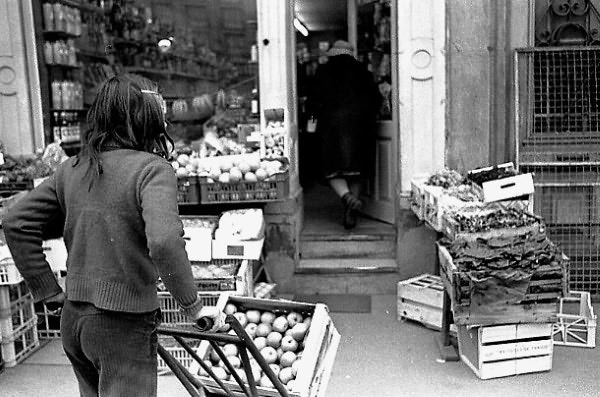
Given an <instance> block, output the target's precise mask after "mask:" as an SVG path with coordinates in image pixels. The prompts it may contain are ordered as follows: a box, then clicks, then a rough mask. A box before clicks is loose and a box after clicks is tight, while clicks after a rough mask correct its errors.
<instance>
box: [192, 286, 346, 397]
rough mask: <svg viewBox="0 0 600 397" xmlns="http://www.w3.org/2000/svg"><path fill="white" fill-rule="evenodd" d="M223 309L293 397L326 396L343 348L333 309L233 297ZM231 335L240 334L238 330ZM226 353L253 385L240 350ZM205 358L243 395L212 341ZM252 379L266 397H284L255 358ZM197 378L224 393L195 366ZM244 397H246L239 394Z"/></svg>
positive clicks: (203, 347)
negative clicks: (244, 367)
mask: <svg viewBox="0 0 600 397" xmlns="http://www.w3.org/2000/svg"><path fill="white" fill-rule="evenodd" d="M224 302H226V304H225V307H224V309H223V311H224V312H225V313H227V314H232V315H234V316H235V317H236V319H237V320H238V322H239V323H240V324H241V325H242V326H243V327H244V329H245V331H246V333H247V334H248V336H250V338H251V339H252V340H253V342H254V344H255V346H256V347H257V348H258V350H259V351H260V354H261V356H262V357H263V358H264V360H265V361H266V363H267V364H268V365H269V367H270V368H271V369H272V371H273V372H274V374H275V375H276V376H277V377H278V379H279V381H280V382H281V383H282V384H283V385H284V386H285V387H286V388H287V390H289V394H290V396H293V397H308V396H309V395H310V396H324V395H325V394H324V393H325V389H326V387H327V383H328V381H329V377H330V374H331V370H332V367H333V362H334V360H335V355H336V353H337V348H338V346H339V341H340V334H339V333H338V332H337V330H336V328H335V326H334V325H333V322H332V321H331V318H330V317H329V313H328V309H327V306H325V305H323V304H309V303H299V302H292V301H278V300H266V299H256V298H247V297H238V296H229V297H226V299H221V300H220V301H219V305H222V304H224ZM229 333H231V334H233V335H235V332H234V331H233V330H230V331H229ZM222 350H223V352H224V353H225V355H226V356H227V357H228V359H229V361H230V362H231V364H232V365H233V366H234V367H235V368H236V372H237V373H238V374H239V376H240V378H241V379H242V380H244V381H245V383H246V384H247V383H248V382H247V377H246V373H245V371H244V369H243V368H242V364H241V359H240V356H239V350H238V347H237V346H236V345H234V344H226V345H224V346H222ZM199 352H200V354H199V356H200V357H203V358H204V362H205V363H206V364H207V365H209V366H210V367H211V368H212V370H213V372H214V373H215V375H217V376H218V377H219V378H220V379H221V380H222V381H223V382H224V383H225V385H227V386H228V387H229V388H230V389H231V390H234V391H236V392H238V393H242V392H241V389H240V387H239V385H238V384H237V382H236V381H235V380H234V379H233V377H232V376H231V374H229V373H228V371H227V369H226V367H225V365H224V363H223V362H222V361H221V360H220V359H219V356H218V354H217V353H216V352H215V351H214V350H213V349H212V347H211V346H210V345H209V344H208V342H206V341H204V342H202V344H201V346H200V349H199ZM250 366H251V370H252V375H253V377H254V379H255V380H256V383H257V389H258V391H259V395H260V396H279V394H278V392H277V390H276V389H275V388H274V386H273V384H272V382H271V381H270V380H269V378H268V377H267V376H266V375H265V374H264V373H263V371H262V370H261V368H260V366H259V365H258V362H257V361H256V359H254V357H252V356H250ZM191 372H192V373H193V374H198V376H199V377H200V380H201V381H202V383H203V384H204V385H206V386H207V388H208V389H209V391H211V392H213V393H221V394H223V393H224V392H223V391H222V390H221V389H220V388H219V386H218V385H217V383H216V382H215V381H214V380H213V379H212V378H211V377H210V376H208V374H206V373H205V372H204V370H202V369H201V368H200V366H199V365H198V364H195V365H194V366H192V367H191ZM239 395H243V394H239Z"/></svg>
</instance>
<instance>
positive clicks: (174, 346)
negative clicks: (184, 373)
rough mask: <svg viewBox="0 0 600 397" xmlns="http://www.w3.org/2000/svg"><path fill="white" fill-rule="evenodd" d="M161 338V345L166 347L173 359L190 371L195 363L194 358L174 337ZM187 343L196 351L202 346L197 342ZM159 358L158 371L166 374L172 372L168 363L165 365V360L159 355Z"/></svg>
mask: <svg viewBox="0 0 600 397" xmlns="http://www.w3.org/2000/svg"><path fill="white" fill-rule="evenodd" d="M159 338H160V339H159V343H160V344H161V345H162V347H164V348H165V350H166V351H167V352H169V354H170V355H171V356H173V358H175V359H176V360H177V361H179V362H180V363H181V364H182V365H183V366H184V367H185V368H186V369H187V370H190V368H191V367H192V364H193V363H194V358H193V357H192V356H191V355H190V354H189V353H188V352H187V351H186V350H185V349H184V348H183V347H181V345H179V343H177V341H175V339H173V338H172V337H169V336H160V337H159ZM186 342H187V343H188V345H189V346H190V347H192V348H194V349H195V348H198V346H199V345H200V341H197V342H195V341H192V340H186ZM157 358H158V364H157V366H156V369H157V370H158V373H159V374H166V373H169V372H171V369H170V368H169V366H168V365H167V363H165V362H164V360H163V359H162V358H161V357H160V356H158V355H157Z"/></svg>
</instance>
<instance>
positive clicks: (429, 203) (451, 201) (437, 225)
mask: <svg viewBox="0 0 600 397" xmlns="http://www.w3.org/2000/svg"><path fill="white" fill-rule="evenodd" d="M424 192H425V211H424V214H423V217H424V219H425V222H427V224H429V226H431V227H432V228H433V229H434V230H435V231H438V232H441V231H442V227H443V224H442V219H443V217H444V214H445V213H447V212H449V211H456V210H458V209H459V208H460V209H462V208H470V207H474V206H477V205H478V203H477V202H473V201H462V200H460V199H459V198H457V197H453V196H450V195H448V194H446V193H445V189H444V188H442V187H440V186H425V187H424Z"/></svg>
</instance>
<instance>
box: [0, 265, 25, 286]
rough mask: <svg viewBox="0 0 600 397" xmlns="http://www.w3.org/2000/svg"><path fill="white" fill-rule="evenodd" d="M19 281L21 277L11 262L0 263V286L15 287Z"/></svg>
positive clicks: (21, 279)
mask: <svg viewBox="0 0 600 397" xmlns="http://www.w3.org/2000/svg"><path fill="white" fill-rule="evenodd" d="M21 281H23V277H22V276H21V273H19V270H17V266H15V264H14V263H12V261H10V262H9V261H4V262H2V263H0V285H15V284H19V283H20V282H21Z"/></svg>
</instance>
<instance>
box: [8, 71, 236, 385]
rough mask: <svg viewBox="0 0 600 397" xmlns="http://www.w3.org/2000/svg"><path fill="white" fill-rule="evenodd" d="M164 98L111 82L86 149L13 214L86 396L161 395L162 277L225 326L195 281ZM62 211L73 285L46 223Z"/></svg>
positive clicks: (13, 232) (37, 289)
mask: <svg viewBox="0 0 600 397" xmlns="http://www.w3.org/2000/svg"><path fill="white" fill-rule="evenodd" d="M163 104H164V101H163V99H162V97H161V95H160V94H159V93H158V91H157V86H156V85H155V84H154V83H152V82H150V81H149V80H147V79H145V78H142V77H139V76H135V75H120V76H116V77H113V78H111V79H109V80H107V81H106V82H104V84H103V85H102V86H101V87H100V90H99V92H98V94H97V96H96V98H95V101H94V103H93V105H92V107H91V109H90V110H89V113H88V122H89V124H90V126H91V128H90V130H89V131H87V132H86V133H85V134H84V136H83V137H82V138H83V139H82V150H81V152H80V154H79V155H78V156H76V157H72V158H70V159H68V160H67V161H65V162H63V163H62V164H61V165H60V166H59V167H58V169H57V171H56V173H55V174H54V175H52V176H51V177H49V178H48V179H47V180H46V181H45V182H43V183H42V184H41V185H40V186H38V187H37V188H35V189H34V190H33V191H31V192H30V193H29V194H28V195H27V196H26V197H25V198H23V199H22V200H21V201H20V202H18V203H17V204H16V205H15V206H14V207H13V208H12V209H11V210H10V211H9V213H8V215H7V216H6V217H5V218H4V220H3V225H2V226H3V229H4V232H5V235H6V241H7V244H8V246H9V248H10V251H11V253H12V255H13V259H14V262H15V265H16V266H17V268H18V269H19V271H20V272H21V274H22V276H23V278H24V279H25V280H26V282H27V285H28V286H29V289H30V291H31V293H32V295H33V297H34V299H35V301H43V302H44V303H45V304H46V306H48V307H49V308H51V309H53V308H57V307H61V306H62V307H63V309H62V316H61V322H60V323H61V324H60V330H61V337H62V343H63V348H64V350H65V352H66V354H67V357H68V358H69V360H70V361H71V363H72V366H73V369H74V372H75V375H76V377H77V380H78V383H79V390H80V394H81V396H85V397H88V396H98V395H100V396H104V397H111V396H156V384H157V376H156V375H157V374H156V366H157V357H156V353H157V326H158V325H159V324H160V321H161V314H160V309H159V305H158V297H157V280H158V277H159V276H160V278H161V279H162V281H163V282H164V284H165V286H166V287H167V289H168V290H169V291H170V292H171V294H172V295H173V297H174V298H175V299H176V300H177V302H178V303H179V305H180V307H181V310H182V311H183V312H184V313H185V314H187V315H188V316H189V317H190V318H191V319H192V320H196V319H199V318H201V317H209V318H211V319H212V320H213V321H214V324H215V325H214V327H213V330H218V329H221V328H222V327H223V325H224V314H223V313H220V312H219V311H218V310H217V309H216V307H212V306H205V307H203V306H202V302H201V301H200V299H199V298H198V293H197V289H196V287H195V285H194V283H193V275H192V270H191V266H190V262H189V261H188V257H187V254H186V251H185V242H184V240H183V226H182V223H181V219H180V218H179V214H178V206H177V179H176V175H175V173H174V171H173V169H172V167H171V165H170V164H169V162H168V161H167V159H168V158H169V156H170V151H171V149H172V146H173V144H172V140H171V139H170V138H169V136H168V135H167V132H166V123H165V119H164V111H163V109H164V107H163ZM57 218H58V219H63V220H64V224H63V225H62V230H63V237H64V242H65V245H66V248H67V252H68V257H67V276H66V291H65V292H64V293H63V291H62V289H61V288H60V286H59V285H58V284H57V281H56V279H55V277H54V275H53V273H52V270H51V268H50V266H49V264H48V262H47V261H46V260H45V256H44V253H43V250H42V239H43V235H44V230H45V228H47V227H48V224H49V223H50V222H52V220H53V219H57ZM63 305H64V306H63Z"/></svg>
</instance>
